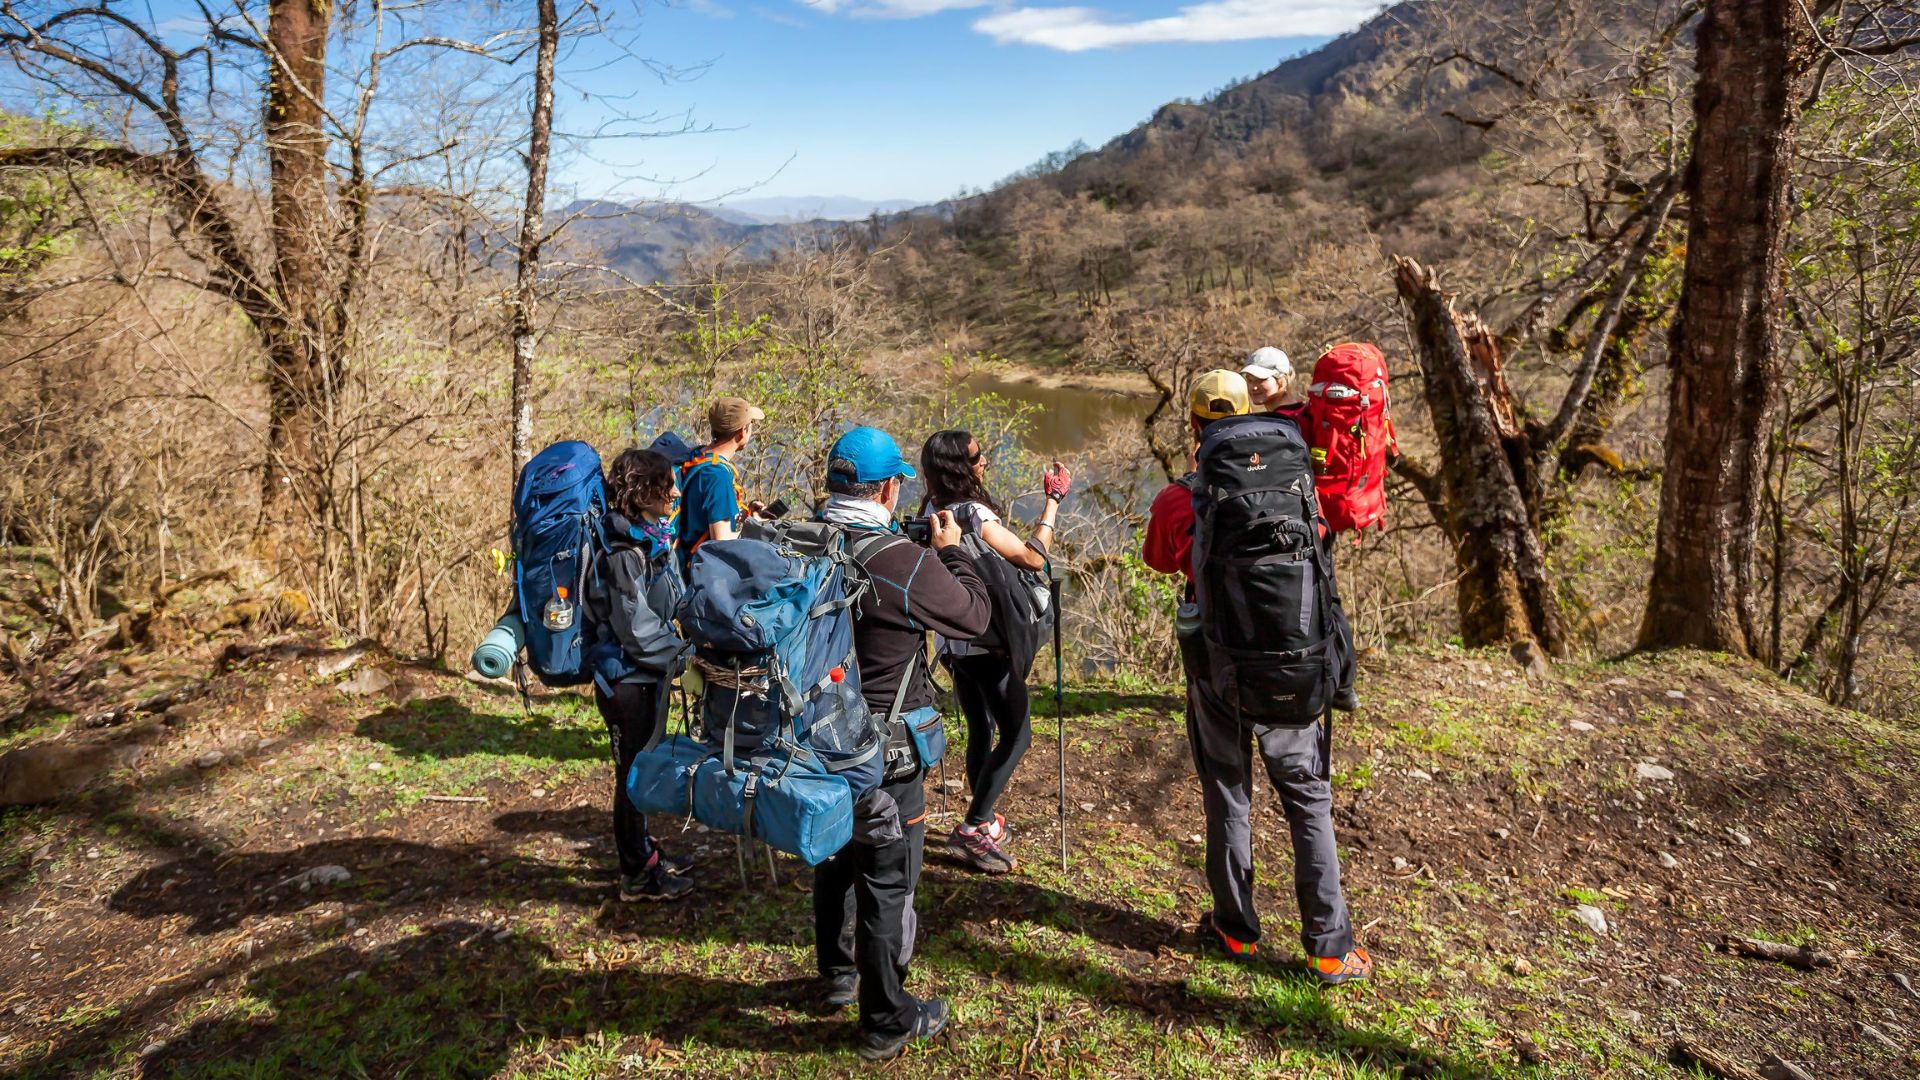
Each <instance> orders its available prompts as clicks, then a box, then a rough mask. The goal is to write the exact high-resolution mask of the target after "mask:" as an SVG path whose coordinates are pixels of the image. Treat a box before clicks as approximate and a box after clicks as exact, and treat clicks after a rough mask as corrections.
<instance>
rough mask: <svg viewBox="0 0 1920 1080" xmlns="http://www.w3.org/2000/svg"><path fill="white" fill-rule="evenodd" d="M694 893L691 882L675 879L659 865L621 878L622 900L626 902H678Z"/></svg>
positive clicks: (680, 878) (685, 879) (679, 878)
mask: <svg viewBox="0 0 1920 1080" xmlns="http://www.w3.org/2000/svg"><path fill="white" fill-rule="evenodd" d="M692 891H693V882H692V881H691V880H689V879H687V878H683V877H675V876H674V875H672V874H669V873H667V872H666V870H664V869H663V868H662V867H661V866H660V865H659V864H655V865H654V867H653V868H652V869H651V870H642V871H641V872H639V873H637V874H623V875H621V877H620V899H622V900H626V901H633V900H678V899H679V898H681V897H682V896H685V895H687V894H688V893H690V892H692Z"/></svg>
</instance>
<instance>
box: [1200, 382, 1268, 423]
mask: <svg viewBox="0 0 1920 1080" xmlns="http://www.w3.org/2000/svg"><path fill="white" fill-rule="evenodd" d="M1187 407H1188V408H1189V409H1191V410H1192V411H1193V415H1195V416H1198V417H1199V418H1201V419H1202V420H1219V419H1221V418H1223V417H1228V416H1245V415H1247V414H1248V413H1250V412H1252V411H1253V403H1252V402H1251V401H1249V400H1248V399H1247V380H1246V377H1245V376H1243V375H1241V374H1240V373H1239V372H1237V371H1209V372H1207V373H1206V374H1204V375H1202V376H1200V377H1199V378H1197V379H1195V380H1193V389H1192V390H1189V391H1188V392H1187Z"/></svg>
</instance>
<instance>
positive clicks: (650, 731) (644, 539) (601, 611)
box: [586, 449, 693, 900]
mask: <svg viewBox="0 0 1920 1080" xmlns="http://www.w3.org/2000/svg"><path fill="white" fill-rule="evenodd" d="M674 495H675V490H674V483H673V466H672V465H671V464H669V463H668V461H667V459H666V458H665V457H664V456H662V455H661V454H659V453H656V452H655V451H652V450H638V449H634V450H626V451H623V452H622V453H621V454H620V456H619V457H617V458H615V459H614V461H613V468H612V470H611V471H610V472H609V473H608V475H607V513H606V519H605V521H604V529H605V534H606V544H607V547H606V551H605V553H604V554H603V555H602V556H601V558H600V561H599V564H598V566H597V567H596V572H595V573H594V575H593V576H592V577H591V578H590V579H589V580H588V583H587V589H586V603H587V608H588V619H587V624H588V625H589V626H590V627H591V628H592V631H591V633H592V635H593V638H592V640H591V641H590V642H589V643H588V645H587V655H586V659H587V662H588V664H589V666H590V667H591V669H592V672H593V699H594V702H595V704H597V705H599V706H600V715H601V717H602V718H603V719H605V720H606V722H607V734H608V735H609V736H610V737H611V738H612V741H613V765H614V773H613V845H614V848H615V849H616V850H617V851H618V852H619V855H620V886H619V896H620V899H622V900H671V899H674V898H676V897H679V896H683V895H685V894H686V893H687V892H689V891H691V890H692V888H693V882H691V881H689V880H688V879H686V878H685V877H682V876H681V875H682V874H684V873H685V872H686V871H687V870H688V869H690V868H691V866H692V861H691V860H689V859H686V858H676V857H674V856H670V855H668V854H666V853H665V852H663V851H662V850H660V846H659V845H658V844H656V843H654V840H653V837H652V836H651V835H650V834H649V833H648V831H647V818H646V815H644V814H642V813H641V812H640V811H639V810H637V809H635V808H634V806H633V804H632V803H631V802H630V801H628V799H627V795H626V776H627V772H628V770H629V769H631V768H632V766H633V756H634V755H635V754H636V753H638V752H639V751H640V750H641V749H642V748H644V747H647V746H650V745H652V744H653V743H654V742H655V741H657V740H658V739H659V737H660V735H661V734H662V733H663V732H664V731H665V729H666V719H667V694H668V693H669V691H670V690H671V689H672V686H673V680H674V676H676V675H678V674H679V672H680V668H681V665H682V664H683V663H684V662H685V658H686V646H685V644H684V643H683V642H682V641H681V640H680V637H679V635H678V634H677V633H676V632H675V630H674V624H673V615H674V608H675V606H676V605H677V604H678V603H679V602H680V594H681V585H680V575H679V574H677V573H675V572H674V569H673V562H672V558H673V541H672V536H671V534H670V533H669V532H668V526H667V521H668V517H669V515H670V514H671V513H672V511H673V500H674Z"/></svg>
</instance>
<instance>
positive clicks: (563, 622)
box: [540, 585, 574, 633]
mask: <svg viewBox="0 0 1920 1080" xmlns="http://www.w3.org/2000/svg"><path fill="white" fill-rule="evenodd" d="M554 591H555V593H556V594H557V595H556V596H554V598H553V599H551V600H549V601H547V606H546V610H544V611H542V612H541V614H540V621H541V623H542V624H544V625H545V626H546V628H547V629H548V630H551V631H553V632H555V633H558V632H560V631H562V630H568V629H571V628H572V627H573V612H574V607H573V602H572V601H570V600H568V599H567V587H566V586H565V585H562V586H560V587H559V588H558V589H555V590H554Z"/></svg>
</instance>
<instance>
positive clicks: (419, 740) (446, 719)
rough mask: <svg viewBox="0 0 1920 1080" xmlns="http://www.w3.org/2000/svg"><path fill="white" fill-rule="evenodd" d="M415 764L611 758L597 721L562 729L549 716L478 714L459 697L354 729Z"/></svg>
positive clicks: (394, 712)
mask: <svg viewBox="0 0 1920 1080" xmlns="http://www.w3.org/2000/svg"><path fill="white" fill-rule="evenodd" d="M354 734H355V735H358V736H360V737H361V738H363V739H371V740H373V741H374V742H380V743H385V744H386V745H388V746H390V747H392V748H393V749H394V750H396V751H398V752H400V753H402V754H405V755H407V756H408V757H416V758H437V759H441V760H445V759H448V758H460V757H469V756H472V755H476V754H479V755H488V756H520V757H532V758H545V759H548V760H551V761H586V760H594V761H597V760H599V759H601V758H604V757H606V756H607V739H606V733H605V731H604V730H603V729H602V728H601V726H600V724H599V722H598V721H595V722H594V723H591V724H557V723H555V722H554V721H553V718H552V717H550V716H547V715H545V714H536V715H532V716H528V715H526V714H524V713H521V712H500V713H494V712H474V711H473V710H472V709H470V708H468V707H467V706H466V705H465V704H464V703H463V702H461V701H460V699H458V698H455V697H436V698H417V699H415V700H413V701H410V702H408V703H407V704H405V705H401V706H396V707H394V708H390V709H383V710H381V711H380V712H377V713H374V714H373V715H372V716H368V717H365V718H364V719H362V720H361V721H360V722H359V724H358V725H356V726H355V728H354Z"/></svg>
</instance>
